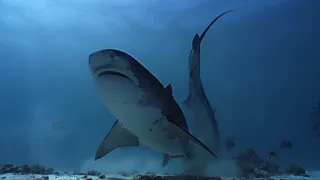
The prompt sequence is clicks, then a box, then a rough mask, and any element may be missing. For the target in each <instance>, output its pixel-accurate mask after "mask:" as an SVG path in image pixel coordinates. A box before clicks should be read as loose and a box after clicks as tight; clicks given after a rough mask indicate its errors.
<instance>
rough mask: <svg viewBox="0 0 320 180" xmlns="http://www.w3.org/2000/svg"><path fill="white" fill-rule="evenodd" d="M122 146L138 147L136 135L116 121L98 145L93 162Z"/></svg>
mask: <svg viewBox="0 0 320 180" xmlns="http://www.w3.org/2000/svg"><path fill="white" fill-rule="evenodd" d="M123 146H139V139H138V137H137V136H136V135H134V134H132V133H131V132H129V131H128V130H127V129H125V128H123V127H121V125H120V124H119V121H118V120H117V121H116V122H115V123H114V125H113V127H112V128H111V130H110V131H109V133H108V134H107V135H106V137H105V138H104V140H103V141H102V143H101V144H100V146H99V148H98V150H97V153H96V157H95V160H98V159H100V158H102V157H103V156H105V155H107V154H108V153H109V152H111V151H112V150H114V149H116V148H118V147H123Z"/></svg>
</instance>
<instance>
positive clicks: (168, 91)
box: [166, 84, 172, 95]
mask: <svg viewBox="0 0 320 180" xmlns="http://www.w3.org/2000/svg"><path fill="white" fill-rule="evenodd" d="M166 92H167V93H168V94H170V95H172V86H171V84H169V85H168V86H167V87H166Z"/></svg>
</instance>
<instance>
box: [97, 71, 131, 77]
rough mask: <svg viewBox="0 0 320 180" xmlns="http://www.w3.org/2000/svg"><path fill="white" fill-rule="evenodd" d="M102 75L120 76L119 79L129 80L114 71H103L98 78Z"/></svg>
mask: <svg viewBox="0 0 320 180" xmlns="http://www.w3.org/2000/svg"><path fill="white" fill-rule="evenodd" d="M103 75H114V76H120V77H123V78H127V79H130V78H129V77H128V76H127V75H125V74H122V73H120V72H116V71H103V72H101V73H99V74H98V77H100V76H103Z"/></svg>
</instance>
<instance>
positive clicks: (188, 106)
mask: <svg viewBox="0 0 320 180" xmlns="http://www.w3.org/2000/svg"><path fill="white" fill-rule="evenodd" d="M191 103H192V95H191V93H190V94H189V96H188V97H187V99H186V100H184V101H183V104H184V105H185V106H186V107H187V108H189V109H191Z"/></svg>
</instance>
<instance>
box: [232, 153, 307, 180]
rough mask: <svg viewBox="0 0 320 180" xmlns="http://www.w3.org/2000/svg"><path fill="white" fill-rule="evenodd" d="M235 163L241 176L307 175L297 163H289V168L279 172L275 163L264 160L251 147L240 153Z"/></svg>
mask: <svg viewBox="0 0 320 180" xmlns="http://www.w3.org/2000/svg"><path fill="white" fill-rule="evenodd" d="M235 159H236V160H237V165H238V166H239V167H240V169H241V170H242V176H243V177H244V179H245V178H248V179H250V178H269V177H270V176H276V175H283V174H289V175H295V176H304V177H308V175H307V174H306V172H305V170H304V169H303V168H302V167H300V166H298V165H294V164H292V165H290V166H289V168H288V169H287V170H286V171H284V172H281V171H280V168H279V166H278V165H277V164H275V163H271V162H265V161H264V160H262V159H261V158H260V157H259V156H258V155H257V154H256V153H255V152H254V150H253V149H247V151H246V152H245V153H240V154H239V155H238V156H237V157H235Z"/></svg>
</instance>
